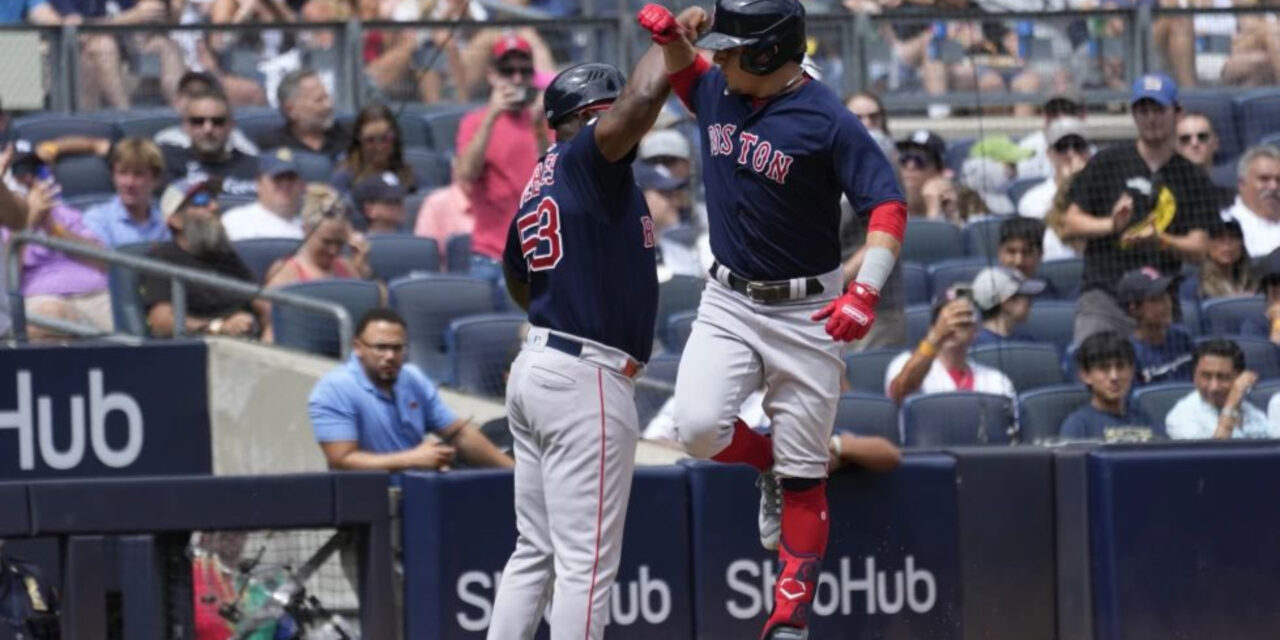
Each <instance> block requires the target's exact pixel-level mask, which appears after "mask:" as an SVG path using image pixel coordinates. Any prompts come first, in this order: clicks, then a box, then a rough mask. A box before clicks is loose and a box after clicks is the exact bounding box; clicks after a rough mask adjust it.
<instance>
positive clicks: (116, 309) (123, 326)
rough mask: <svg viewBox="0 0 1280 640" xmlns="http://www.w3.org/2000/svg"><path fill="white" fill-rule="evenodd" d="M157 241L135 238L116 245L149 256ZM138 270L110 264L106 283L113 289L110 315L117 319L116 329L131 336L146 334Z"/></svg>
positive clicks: (136, 254)
mask: <svg viewBox="0 0 1280 640" xmlns="http://www.w3.org/2000/svg"><path fill="white" fill-rule="evenodd" d="M153 246H155V243H154V242H136V243H133V244H126V245H121V246H119V247H116V248H115V250H116V251H119V252H121V253H128V254H131V255H135V256H146V255H147V254H148V253H149V252H150V251H151V247H153ZM138 281H139V274H138V272H137V271H134V270H133V269H130V268H128V267H125V266H123V265H118V264H112V265H109V266H108V267H107V287H108V289H110V291H111V318H112V320H113V321H114V323H115V330H116V333H127V334H129V335H131V336H138V337H145V336H146V335H147V311H146V309H143V308H142V296H140V295H138Z"/></svg>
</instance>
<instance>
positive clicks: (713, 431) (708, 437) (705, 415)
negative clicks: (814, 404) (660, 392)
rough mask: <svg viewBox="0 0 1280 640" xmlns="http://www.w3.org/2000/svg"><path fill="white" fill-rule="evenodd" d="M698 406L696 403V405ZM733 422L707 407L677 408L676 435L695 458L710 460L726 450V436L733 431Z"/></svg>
mask: <svg viewBox="0 0 1280 640" xmlns="http://www.w3.org/2000/svg"><path fill="white" fill-rule="evenodd" d="M695 404H696V403H695ZM732 424H733V423H732V420H731V419H726V418H725V417H724V416H722V415H720V412H719V411H715V410H714V408H709V407H706V406H693V407H680V406H677V407H676V435H677V436H678V437H679V439H680V444H681V445H684V448H685V449H686V450H687V451H688V452H689V455H691V456H693V457H695V458H703V459H705V458H710V457H711V456H713V455H715V454H717V453H719V452H720V449H722V448H724V445H725V442H724V436H725V435H726V434H730V433H731V430H732Z"/></svg>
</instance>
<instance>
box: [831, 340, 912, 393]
mask: <svg viewBox="0 0 1280 640" xmlns="http://www.w3.org/2000/svg"><path fill="white" fill-rule="evenodd" d="M902 351H903V350H902V349H868V350H866V351H858V352H855V353H850V354H848V355H846V356H845V357H844V377H845V379H847V380H848V381H849V388H850V389H851V390H853V391H861V392H864V393H873V394H875V395H878V396H883V395H884V387H885V384H884V382H885V381H884V376H885V372H886V371H887V370H888V369H889V363H890V362H892V361H893V359H894V358H896V357H898V354H900V353H902Z"/></svg>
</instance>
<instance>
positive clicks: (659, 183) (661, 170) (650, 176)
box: [635, 162, 689, 191]
mask: <svg viewBox="0 0 1280 640" xmlns="http://www.w3.org/2000/svg"><path fill="white" fill-rule="evenodd" d="M635 174H636V186H638V187H640V188H641V189H644V190H650V189H652V190H655V191H675V190H676V189H683V188H684V187H686V186H688V184H689V181H688V180H687V179H685V178H677V177H675V176H673V175H671V171H670V170H669V169H667V168H666V167H664V166H662V165H654V164H649V163H648V162H637V163H635Z"/></svg>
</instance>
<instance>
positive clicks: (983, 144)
mask: <svg viewBox="0 0 1280 640" xmlns="http://www.w3.org/2000/svg"><path fill="white" fill-rule="evenodd" d="M1033 155H1035V152H1034V151H1032V150H1031V149H1026V148H1024V147H1020V146H1018V143H1016V142H1014V141H1013V139H1012V138H1010V137H1009V136H1006V135H995V136H987V137H985V138H983V139H981V140H979V141H977V142H975V143H973V146H972V147H969V157H970V158H990V159H992V160H996V161H999V162H1003V163H1005V164H1017V163H1019V162H1022V161H1023V160H1026V159H1027V158H1030V157H1031V156H1033Z"/></svg>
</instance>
